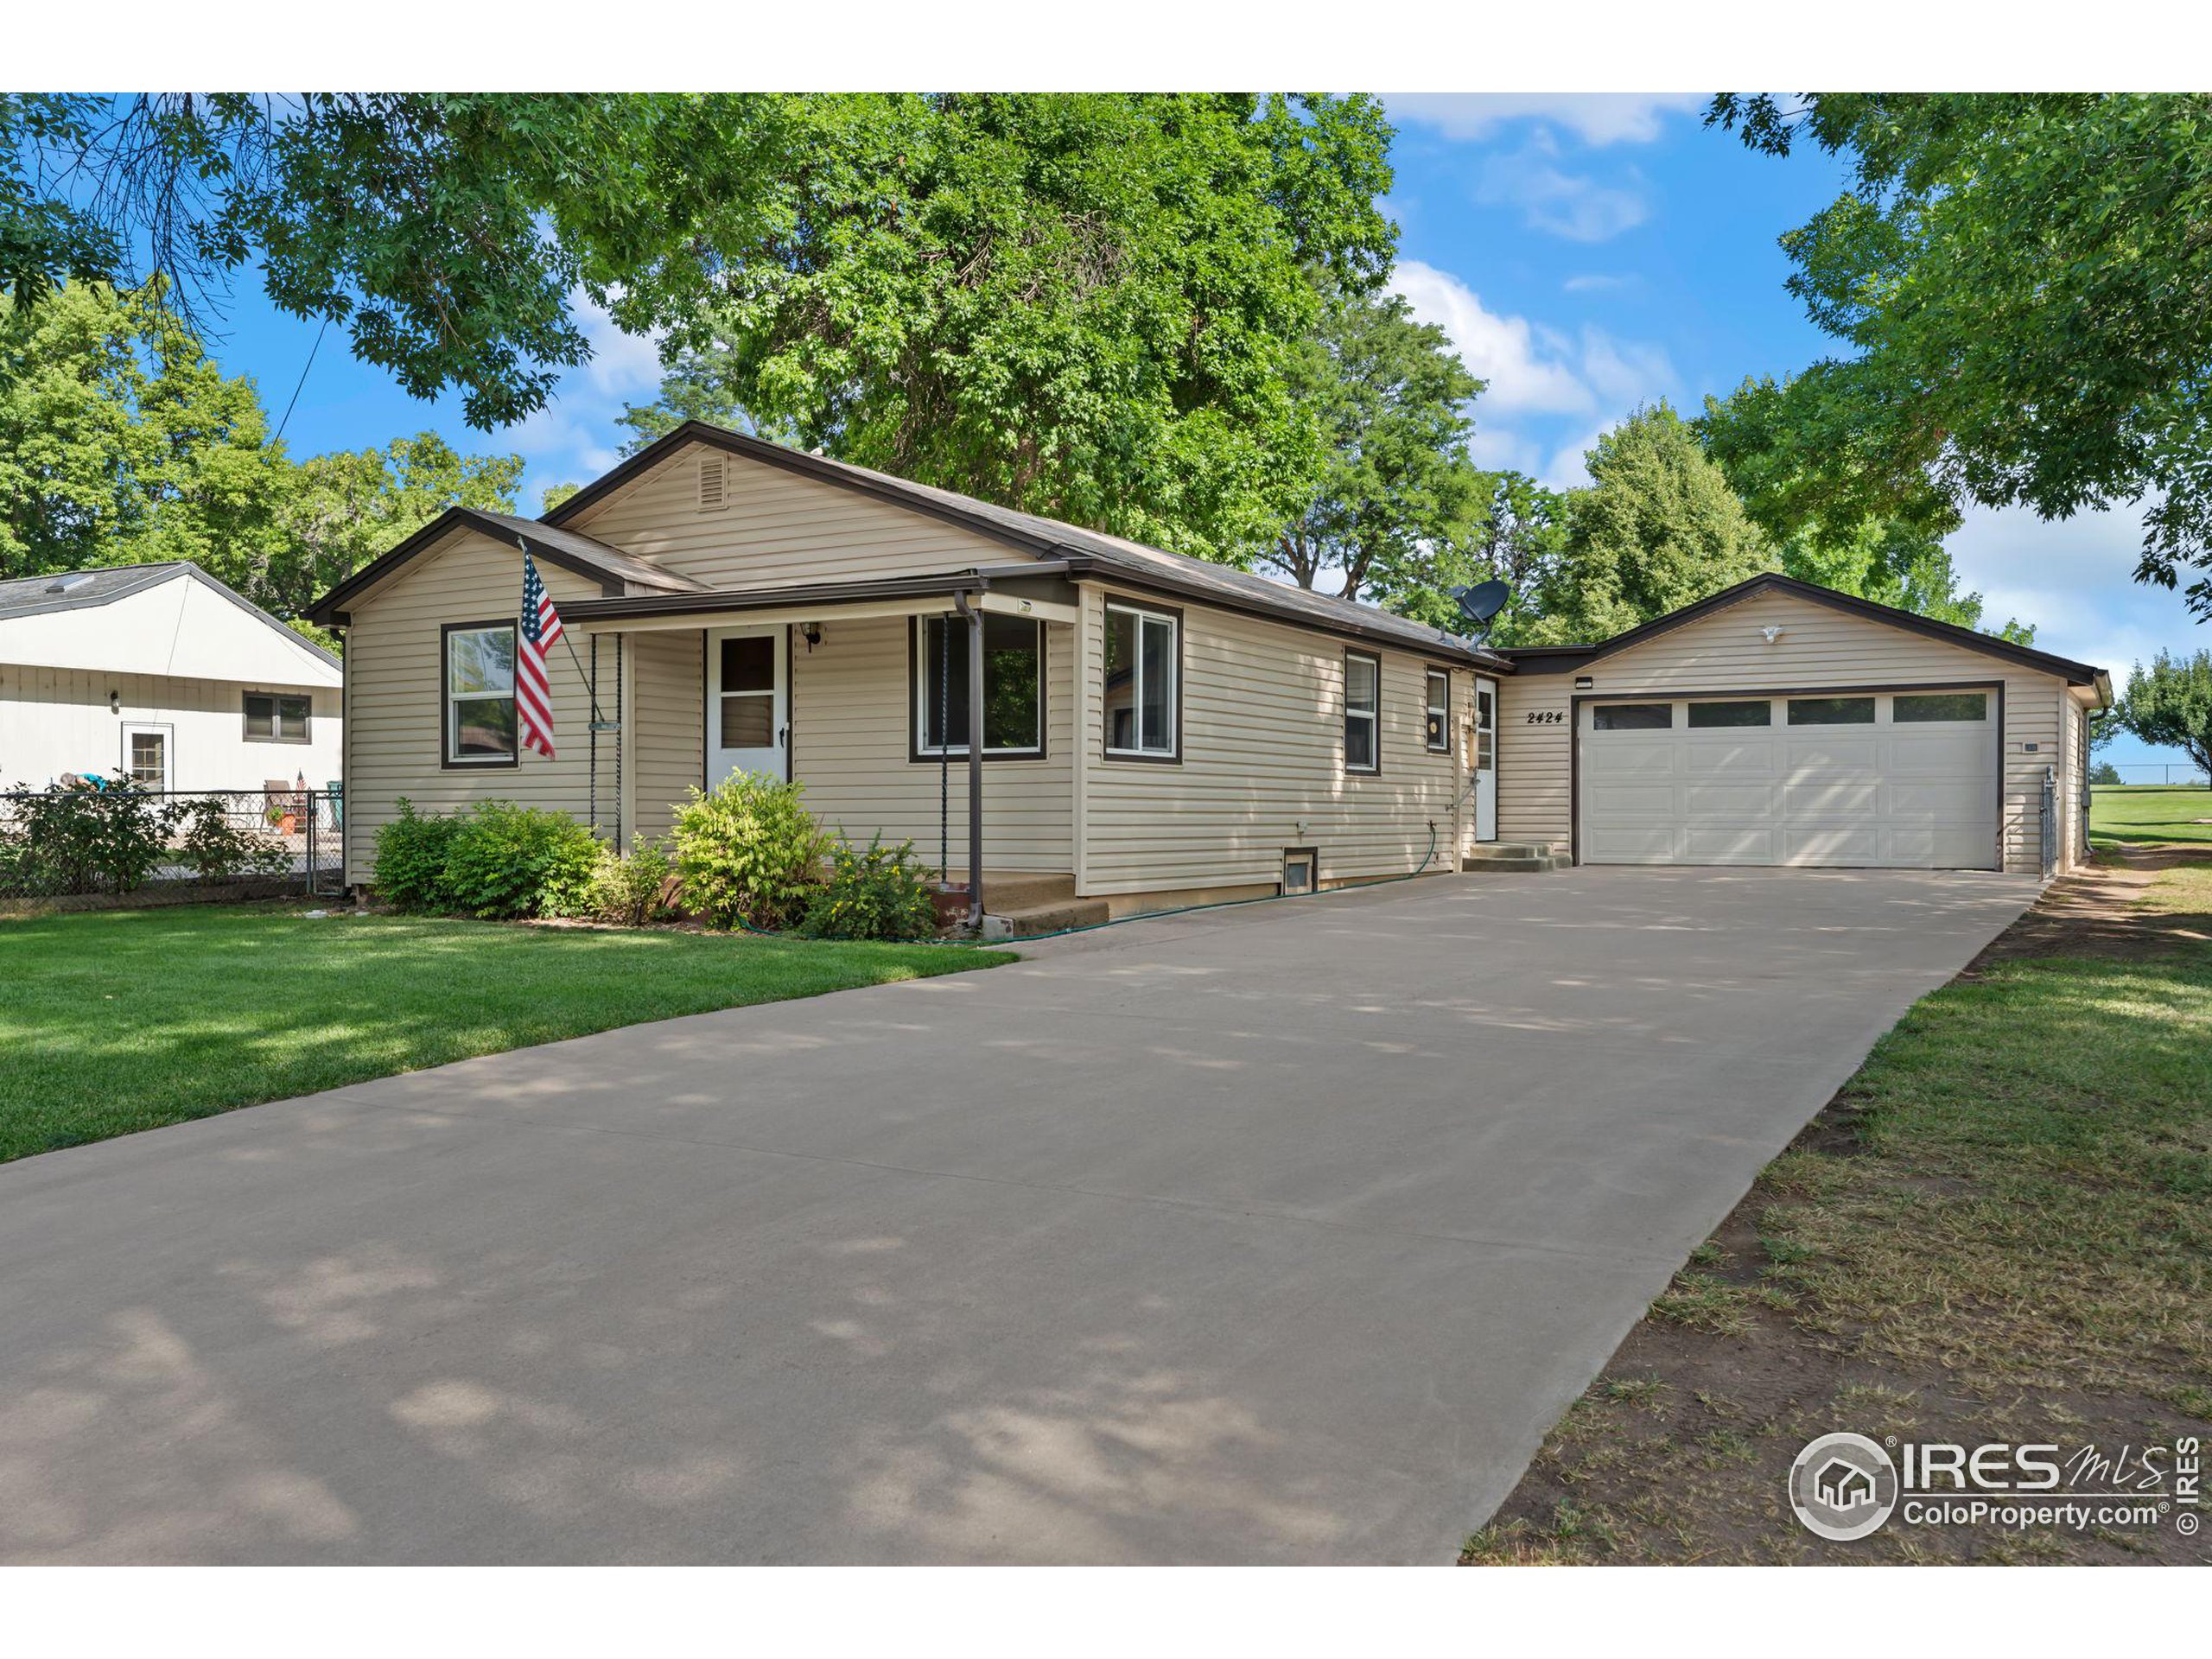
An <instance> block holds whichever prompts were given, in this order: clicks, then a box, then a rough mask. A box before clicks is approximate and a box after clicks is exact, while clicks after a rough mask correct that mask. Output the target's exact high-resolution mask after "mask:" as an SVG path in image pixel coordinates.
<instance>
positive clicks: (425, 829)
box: [376, 795, 461, 911]
mask: <svg viewBox="0 0 2212 1659" xmlns="http://www.w3.org/2000/svg"><path fill="white" fill-rule="evenodd" d="M460 828H461V820H460V819H459V818H449V817H444V816H443V815H442V814H439V813H435V812H430V813H418V812H417V811H416V810H415V804H414V803H413V802H412V801H410V800H409V799H408V798H406V797H405V796H404V795H403V796H401V797H400V798H399V816H398V817H396V818H394V819H392V820H391V822H389V823H385V825H383V826H382V827H381V828H380V829H378V831H377V880H376V888H377V896H378V898H380V899H383V900H384V901H385V903H386V904H390V905H394V906H397V907H398V908H399V909H401V910H430V911H445V910H454V909H458V908H459V906H458V905H457V904H456V903H455V901H454V897H453V894H452V892H451V890H450V889H449V888H448V887H447V886H446V857H447V855H448V854H449V853H451V852H452V850H453V842H454V832H455V831H457V830H458V829H460Z"/></svg>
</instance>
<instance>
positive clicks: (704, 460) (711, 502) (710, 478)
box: [699, 455, 722, 512]
mask: <svg viewBox="0 0 2212 1659" xmlns="http://www.w3.org/2000/svg"><path fill="white" fill-rule="evenodd" d="M721 505H722V458H721V456H720V455H702V456H701V457H700V458H699V511H700V512H719V511H720V510H721Z"/></svg>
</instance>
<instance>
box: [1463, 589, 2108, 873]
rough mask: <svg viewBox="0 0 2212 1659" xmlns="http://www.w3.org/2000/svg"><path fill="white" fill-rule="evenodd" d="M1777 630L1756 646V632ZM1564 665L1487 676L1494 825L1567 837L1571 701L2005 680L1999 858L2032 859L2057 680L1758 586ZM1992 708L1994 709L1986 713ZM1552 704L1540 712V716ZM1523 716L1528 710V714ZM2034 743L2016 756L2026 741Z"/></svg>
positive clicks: (2055, 746) (1523, 837)
mask: <svg viewBox="0 0 2212 1659" xmlns="http://www.w3.org/2000/svg"><path fill="white" fill-rule="evenodd" d="M1770 626H1778V627H1780V628H1781V629H1782V631H1783V632H1782V634H1781V636H1780V638H1779V639H1777V641H1776V642H1775V643H1774V644H1772V645H1769V644H1768V643H1767V641H1766V638H1765V634H1764V629H1766V628H1768V627H1770ZM1585 672H1586V673H1587V674H1588V675H1589V676H1590V677H1591V678H1592V680H1593V681H1594V682H1595V683H1594V684H1593V686H1592V689H1591V690H1588V691H1586V692H1581V693H1577V692H1576V691H1575V690H1574V680H1575V676H1574V674H1573V673H1571V672H1570V673H1563V674H1542V675H1536V674H1521V675H1512V676H1509V677H1507V678H1506V679H1505V680H1504V681H1503V682H1502V683H1501V684H1500V687H1499V703H1500V709H1499V720H1498V727H1499V732H1498V826H1497V827H1498V834H1499V836H1500V837H1501V838H1502V839H1504V840H1507V841H1547V842H1556V843H1557V844H1558V845H1560V847H1562V848H1563V847H1565V846H1566V845H1567V842H1568V840H1569V838H1570V836H1571V834H1572V822H1571V820H1572V809H1571V806H1570V801H1569V782H1568V779H1569V775H1570V768H1571V766H1572V762H1573V752H1574V751H1573V744H1574V737H1573V721H1572V718H1571V712H1572V699H1573V697H1574V696H1578V695H1580V696H1606V697H1611V696H1637V695H1641V694H1644V693H1652V694H1665V695H1668V696H1681V695H1682V694H1683V693H1685V692H1691V691H1713V692H1742V693H1749V694H1751V695H1757V694H1758V693H1759V692H1762V691H1774V692H1777V693H1782V692H1788V691H1791V690H1807V689H1813V688H1842V687H1851V686H1866V687H1879V686H1884V685H1911V684H1915V683H1934V684H1944V683H1961V684H1962V683H1980V684H1990V685H1997V684H2001V685H2003V687H2004V688H2005V709H2004V717H2005V756H2004V763H2003V764H2004V772H2005V783H2004V800H2003V841H2004V847H2005V868H2006V869H2007V870H2011V871H2013V872H2015V873H2018V874H2035V873H2036V872H2037V871H2039V870H2040V869H2041V868H2042V850H2041V839H2040V829H2039V820H2038V811H2037V809H2038V804H2039V801H2040V798H2041V792H2042V788H2043V772H2044V766H2056V765H2058V764H2059V762H2060V760H2061V759H2062V754H2061V739H2060V730H2061V726H2062V723H2063V722H2062V720H2061V711H2062V709H2070V708H2072V707H2073V706H2074V705H2073V703H2072V701H2071V699H2070V698H2069V696H2067V689H2066V685H2065V683H2064V682H2063V681H2062V680H2060V679H2058V678H2057V677H2055V676H2052V675H2048V674H2038V673H2035V672H2033V671H2030V670H2025V669H2019V668H2014V667H2012V666H2011V665H2009V664H2006V663H2005V662H2003V661H2001V660H1999V659H1998V658H1993V657H1989V656H1986V655H1984V654H1983V653H1981V652H1975V651H1969V650H1967V649H1965V648H1963V647H1961V646H1958V645H1948V644H1946V643H1945V642H1943V641H1942V640H1940V639H1928V638H1926V637H1925V636H1923V635H1921V634H1917V633H1914V632H1910V630H1907V629H1904V628H1898V627H1892V626H1889V625H1888V624H1886V623H1882V622H1877V621H1874V620H1871V619H1865V618H1860V617H1856V616H1853V615H1850V614H1848V613H1845V612H1842V611H1839V610H1835V609H1834V608H1832V607H1828V606H1826V605H1821V604H1818V603H1815V601H1810V600H1805V599H1800V598H1797V597H1796V596H1795V595H1793V594H1773V593H1769V594H1758V595H1755V596H1754V597H1751V598H1749V599H1746V600H1744V601H1741V602H1740V603H1738V604H1735V605H1731V606H1729V607H1726V608H1725V609H1723V610H1720V611H1717V612H1715V613H1713V614H1712V615H1710V616H1707V617H1702V618H1700V619H1699V620H1697V621H1695V622H1690V623H1686V624H1684V625H1683V626H1681V627H1679V628H1675V629H1673V630H1671V631H1670V632H1666V633H1663V634H1661V635H1660V636H1659V637H1658V638H1656V639H1653V640H1651V641H1649V643H1647V644H1644V645H1636V646H1631V647H1630V649H1628V650H1626V651H1623V652H1618V654H1616V655H1614V656H1611V657H1605V658H1600V659H1599V660H1598V661H1597V662H1595V663H1593V664H1591V665H1590V666H1589V667H1588V668H1587V669H1586V671H1585ZM1992 712H1993V713H1994V711H1992ZM1532 715H1533V716H1535V717H1536V718H1535V719H1534V720H1532V719H1531V716H1532ZM1550 715H1558V716H1560V717H1561V718H1560V719H1558V720H1556V721H1554V720H1551V719H1549V718H1548V716H1550ZM2029 743H2033V744H2035V745H2036V748H2035V751H2034V752H2033V753H2030V752H2029V751H2028V750H2027V748H2026V747H2025V746H2026V745H2027V744H2029Z"/></svg>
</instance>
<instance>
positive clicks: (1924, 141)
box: [1708, 92, 2212, 616]
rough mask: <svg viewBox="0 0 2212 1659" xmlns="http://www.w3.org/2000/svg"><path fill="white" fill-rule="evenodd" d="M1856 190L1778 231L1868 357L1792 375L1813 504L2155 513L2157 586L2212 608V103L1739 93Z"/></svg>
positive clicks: (2144, 569)
mask: <svg viewBox="0 0 2212 1659" xmlns="http://www.w3.org/2000/svg"><path fill="white" fill-rule="evenodd" d="M1708 121H1709V122H1710V123H1712V124H1718V125H1719V126H1722V127H1726V128H1733V129H1736V130H1739V131H1740V133H1741V134H1742V137H1743V138H1744V140H1745V142H1746V143H1749V144H1750V145H1751V147H1752V148H1753V149H1759V150H1764V151H1767V152H1770V153H1774V154H1777V155H1780V154H1787V153H1788V152H1789V150H1790V149H1793V148H1794V147H1796V145H1797V144H1799V143H1805V142H1808V141H1809V142H1810V143H1813V144H1815V145H1817V146H1818V147H1819V148H1820V149H1823V150H1826V151H1827V152H1829V153H1830V154H1832V155H1835V156H1840V157H1842V158H1843V159H1844V160H1845V161H1846V162H1847V165H1848V167H1849V168H1850V179H1851V184H1850V188H1849V189H1848V190H1847V191H1846V193H1845V194H1843V195H1841V196H1840V197H1839V198H1838V199H1837V200H1835V201H1834V202H1833V203H1832V204H1830V205H1829V206H1828V207H1826V208H1824V209H1822V210H1821V212H1820V213H1818V214H1816V215H1815V217H1814V218H1813V219H1811V220H1810V221H1809V222H1808V223H1807V224H1806V225H1804V226H1801V227H1800V228H1798V229H1796V230H1795V231H1792V232H1789V234H1788V235H1786V236H1784V237H1783V239H1782V245H1783V249H1784V250H1785V251H1786V252H1787V253H1788V254H1789V258H1790V261H1791V263H1792V264H1793V265H1794V266H1795V270H1794V271H1793V272H1792V274H1791V276H1790V277H1789V289H1790V291H1791V292H1792V293H1793V294H1795V295H1796V296H1797V297H1798V298H1800V299H1801V300H1802V301H1803V302H1804V303H1805V306H1806V308H1807V310H1808V313H1809V315H1811V317H1812V319H1813V321H1815V323H1816V324H1818V325H1819V326H1820V327H1821V328H1822V329H1823V330H1825V331H1826V332H1827V334H1830V335H1831V336H1832V337H1834V339H1835V340H1837V341H1838V342H1839V343H1840V345H1842V346H1845V347H1847V351H1846V352H1844V353H1840V354H1839V355H1838V356H1836V357H1834V358H1831V359H1827V360H1825V361H1822V362H1820V363H1816V364H1815V365H1812V367H1811V368H1809V369H1808V370H1807V371H1806V372H1804V373H1803V374H1801V375H1799V376H1797V377H1796V378H1794V379H1792V380H1791V381H1789V383H1788V384H1787V385H1785V386H1783V387H1782V388H1780V390H1779V394H1778V397H1779V410H1778V419H1779V422H1780V423H1781V424H1782V425H1783V426H1785V427H1786V428H1787V429H1788V430H1789V433H1790V434H1791V439H1792V444H1791V447H1792V448H1794V449H1795V450H1796V452H1797V453H1799V454H1802V455H1804V456H1805V457H1807V458H1808V462H1809V463H1810V464H1809V465H1808V468H1807V471H1806V475H1805V477H1804V479H1803V480H1802V485H1801V486H1800V488H1799V490H1798V492H1797V493H1798V495H1799V497H1800V506H1801V508H1802V511H1803V512H1805V513H1806V514H1807V515H1808V516H1811V517H1816V518H1819V519H1821V521H1823V522H1826V523H1829V524H1858V523H1859V522H1861V521H1862V520H1864V519H1866V518H1884V517H1902V518H1905V519H1907V520H1908V521H1918V520H1920V519H1921V518H1923V515H1924V513H1925V512H1926V509H1927V508H1928V505H1929V503H1930V501H1931V500H1933V501H1935V502H1936V503H1940V504H1948V505H1954V506H1955V504H1957V503H1960V502H1964V501H1974V502H1980V503H1981V504H1983V505H1988V506H2026V507H2030V508H2032V509H2033V510H2035V511H2036V512H2039V513H2041V514H2043V515H2044V517H2046V518H2063V517H2066V516H2068V515H2070V514H2072V513H2075V512H2082V511H2085V510H2091V509H2096V508H2101V507H2107V506H2110V505H2114V504H2116V503H2120V502H2132V501H2142V502H2145V503H2146V504H2147V511H2146V512H2145V540H2144V546H2143V556H2142V560H2141V563H2140V564H2139V567H2138V569H2137V576H2138V579H2139V580H2142V581H2147V582H2158V583H2161V584H2163V585H2164V586H2166V587H2170V588H2171V587H2176V586H2177V585H2179V584H2181V583H2182V582H2183V581H2184V579H2187V580H2188V586H2187V589H2186V596H2187V600H2188V602H2189V604H2190V607H2191V608H2192V609H2194V610H2196V612H2198V613H2200V614H2202V615H2207V616H2212V402H2208V399H2212V374H2208V368H2212V98H2208V97H2207V96H2206V95H2204V94H2202V93H2194V92H2191V93H2174V94H2158V95H2149V96H2145V95H2138V94H2110V95H2100V94H2088V93H2053V94H2038V95H2034V96H2022V95H2016V94H1995V93H1941V94H1919V93H1912V94H1905V93H1818V94H1809V95H1806V96H1804V97H1802V98H1799V99H1783V98H1778V97H1775V96H1772V95H1765V94H1761V95H1743V94H1733V93H1731V94H1725V95H1723V96H1722V97H1720V98H1719V99H1715V100H1714V103H1713V106H1712V109H1711V111H1710V113H1709V115H1708Z"/></svg>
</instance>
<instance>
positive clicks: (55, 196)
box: [0, 92, 806, 430]
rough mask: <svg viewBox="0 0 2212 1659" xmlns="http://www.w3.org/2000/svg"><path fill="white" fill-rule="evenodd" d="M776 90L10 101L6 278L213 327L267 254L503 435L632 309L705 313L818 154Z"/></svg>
mask: <svg viewBox="0 0 2212 1659" xmlns="http://www.w3.org/2000/svg"><path fill="white" fill-rule="evenodd" d="M789 107H791V106H790V105H789V101H788V100H784V99H775V98H770V97H766V96H760V95H735V94H716V95H713V96H693V95H666V96H663V95H652V96H645V95H639V94H627V93H622V94H616V93H605V94H599V93H594V94H572V93H461V94H454V93H427V92H424V93H418V92H390V93H384V92H378V93H322V92H315V93H300V94H291V95H279V96H260V95H248V94H243V93H214V94H186V93H173V94H157V95H147V96H142V97H121V98H111V97H86V96H78V95H60V94H23V95H4V96H0V284H4V286H5V287H6V288H7V289H8V290H9V291H10V292H11V293H12V294H13V295H14V296H15V298H16V302H18V303H19V304H25V305H29V304H34V303H36V302H38V301H40V300H41V298H42V297H43V296H46V295H48V294H50V293H53V292H55V291H58V289H60V286H61V285H62V284H63V283H66V282H67V281H70V280H76V281H79V282H102V283H108V284H110V285H112V286H115V287H118V288H130V289H137V288H141V287H143V286H144V285H146V284H147V283H149V281H153V280H155V279H158V280H159V282H160V283H161V284H162V288H161V292H162V302H163V303H164V304H165V305H167V306H168V307H169V308H171V309H172V310H174V311H175V312H176V313H177V315H178V316H179V318H180V320H181V321H183V322H184V323H185V324H186V326H187V327H194V328H196V331H197V332H200V333H203V334H204V333H205V332H206V330H205V328H204V327H198V325H200V324H203V323H205V322H206V321H207V320H208V318H209V316H210V315H212V314H213V311H214V310H216V309H219V296H220V295H221V294H222V293H223V292H224V291H225V289H226V286H227V284H228V283H229V282H230V281H231V280H232V277H234V276H235V275H236V274H237V273H238V272H239V271H241V270H246V269H248V268H251V269H252V270H255V272H256V273H257V276H258V277H259V279H260V281H261V283H262V284H263V287H264V289H265V290H266V292H267V293H268V295H269V296H270V299H271V300H273V301H274V302H276V303H277V305H279V306H280V307H282V308H284V309H285V310H287V311H289V312H291V313H293V314H294V315H298V316H302V317H315V318H321V319H323V320H324V321H327V322H330V323H333V324H334V325H336V326H337V327H339V328H340V330H342V331H343V332H344V334H346V336H347V337H348V338H349V339H350V340H351V342H352V346H353V352H354V353H355V354H356V355H357V356H359V357H360V358H361V359H363V360H365V361H366V362H370V363H374V364H376V365H379V366H381V367H383V368H385V369H386V370H388V371H390V372H391V374H392V375H393V377H394V378H396V379H397V381H398V382H399V384H400V385H402V386H404V387H405V388H406V389H407V391H410V392H411V393H412V394H414V395H415V396H416V397H423V398H426V399H427V398H429V397H435V396H436V395H438V394H439V393H440V392H442V391H448V390H456V391H459V392H460V393H461V398H462V402H463V406H464V408H465V409H466V410H467V416H468V419H469V422H470V423H471V424H472V425H474V426H476V427H477V428H479V429H486V430H489V429H494V428H498V427H500V426H505V425H507V424H510V423H512V422H514V421H517V420H518V419H520V418H521V417H522V416H524V415H526V414H528V413H529V412H530V411H531V410H534V409H537V408H538V407H540V406H541V405H543V403H544V402H545V399H546V397H548V396H549V395H550V392H551V390H552V388H553V385H555V383H556V381H557V380H558V379H559V378H560V376H561V374H562V372H563V371H564V370H566V369H568V368H569V367H571V366H573V365H575V364H578V363H581V362H582V361H583V360H584V359H586V358H588V356H589V355H590V348H589V345H588V341H587V340H586V339H585V337H584V334H583V333H582V329H581V328H580V327H579V326H578V324H577V322H576V320H575V315H574V313H573V309H572V296H573V295H574V294H575V293H576V292H577V291H579V290H580V291H582V293H584V294H585V295H587V296H589V297H590V298H591V299H592V300H593V301H594V302H595V303H598V304H601V305H604V306H606V307H607V308H609V309H610V310H611V311H612V312H613V315H614V317H615V319H616V321H618V322H620V324H621V325H622V326H623V327H626V328H628V329H630V330H632V332H637V333H645V332H650V331H652V329H654V328H657V327H664V326H666V325H667V324H669V323H670V322H671V321H674V320H677V319H681V318H685V317H689V316H690V315H692V314H693V313H694V312H696V309H697V308H698V307H699V306H700V305H701V304H702V302H704V300H705V299H706V297H707V296H708V295H709V293H710V292H712V291H714V290H715V289H717V288H718V286H719V284H720V283H721V280H722V278H723V276H724V274H725V270H726V265H727V262H728V258H729V257H732V256H733V255H740V254H743V253H745V252H747V251H750V250H751V249H752V248H753V247H754V246H755V245H757V244H758V242H759V240H760V237H761V235H762V223H761V219H760V214H761V213H763V212H765V211H767V209H768V207H769V206H770V203H769V196H770V194H771V192H770V187H771V185H772V183H774V182H775V181H779V180H782V179H785V178H786V177H787V176H788V175H789V174H790V173H791V171H792V170H794V169H795V168H800V167H803V166H804V163H805V161H806V156H805V155H804V151H803V150H801V149H794V148H792V146H791V143H789V142H787V141H788V140H789V139H790V138H791V136H792V135H791V133H790V132H789V130H787V126H786V124H785V121H784V119H783V114H784V111H785V110H786V109H787V108H789Z"/></svg>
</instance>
